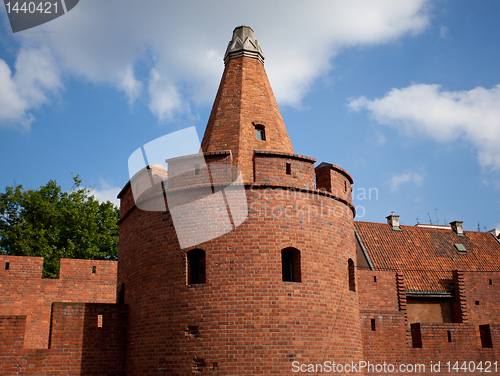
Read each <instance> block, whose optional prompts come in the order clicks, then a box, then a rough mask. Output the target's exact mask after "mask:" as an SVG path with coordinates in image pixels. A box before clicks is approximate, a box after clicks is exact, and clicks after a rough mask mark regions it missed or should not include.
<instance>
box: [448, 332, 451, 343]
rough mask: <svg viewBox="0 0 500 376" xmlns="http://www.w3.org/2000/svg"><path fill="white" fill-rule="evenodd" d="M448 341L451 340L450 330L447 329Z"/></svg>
mask: <svg viewBox="0 0 500 376" xmlns="http://www.w3.org/2000/svg"><path fill="white" fill-rule="evenodd" d="M448 342H451V332H450V331H449V330H448Z"/></svg>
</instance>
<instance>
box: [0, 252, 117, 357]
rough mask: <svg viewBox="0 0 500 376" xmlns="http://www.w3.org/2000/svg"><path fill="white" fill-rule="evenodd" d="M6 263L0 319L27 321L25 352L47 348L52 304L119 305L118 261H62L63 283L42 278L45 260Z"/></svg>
mask: <svg viewBox="0 0 500 376" xmlns="http://www.w3.org/2000/svg"><path fill="white" fill-rule="evenodd" d="M6 262H9V270H4V269H5V268H0V285H1V286H2V289H1V290H0V315H3V316H19V315H22V316H26V317H27V322H26V338H25V343H24V346H25V347H26V348H47V346H48V338H49V328H50V312H51V305H52V303H53V302H56V301H63V302H90V303H115V302H116V276H117V262H116V261H102V260H69V259H61V261H60V279H43V278H42V269H43V258H42V257H22V256H3V255H2V256H0V265H5V263H6ZM94 266H95V269H94ZM93 271H95V273H93Z"/></svg>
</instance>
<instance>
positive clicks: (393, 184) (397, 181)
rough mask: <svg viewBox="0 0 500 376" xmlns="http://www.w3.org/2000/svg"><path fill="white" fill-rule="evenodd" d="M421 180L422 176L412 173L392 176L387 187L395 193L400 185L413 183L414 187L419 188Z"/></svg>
mask: <svg viewBox="0 0 500 376" xmlns="http://www.w3.org/2000/svg"><path fill="white" fill-rule="evenodd" d="M423 180H424V178H423V176H422V175H420V174H417V173H413V172H410V173H405V174H401V175H394V176H393V177H391V179H390V180H389V187H390V188H391V191H392V192H397V191H398V190H399V186H400V185H401V184H404V183H410V182H413V183H414V184H415V185H417V186H420V185H422V182H423Z"/></svg>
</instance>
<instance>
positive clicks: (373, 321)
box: [371, 319, 375, 332]
mask: <svg viewBox="0 0 500 376" xmlns="http://www.w3.org/2000/svg"><path fill="white" fill-rule="evenodd" d="M371 322H372V332H374V331H375V319H372V320H371Z"/></svg>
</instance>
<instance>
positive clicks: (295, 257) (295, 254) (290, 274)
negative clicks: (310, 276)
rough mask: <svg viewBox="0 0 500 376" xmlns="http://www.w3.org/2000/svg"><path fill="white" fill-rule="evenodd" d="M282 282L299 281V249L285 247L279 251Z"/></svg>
mask: <svg viewBox="0 0 500 376" xmlns="http://www.w3.org/2000/svg"><path fill="white" fill-rule="evenodd" d="M281 266H282V274H283V282H300V281H301V275H300V251H299V250H298V249H295V248H285V249H283V250H282V251H281Z"/></svg>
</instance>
